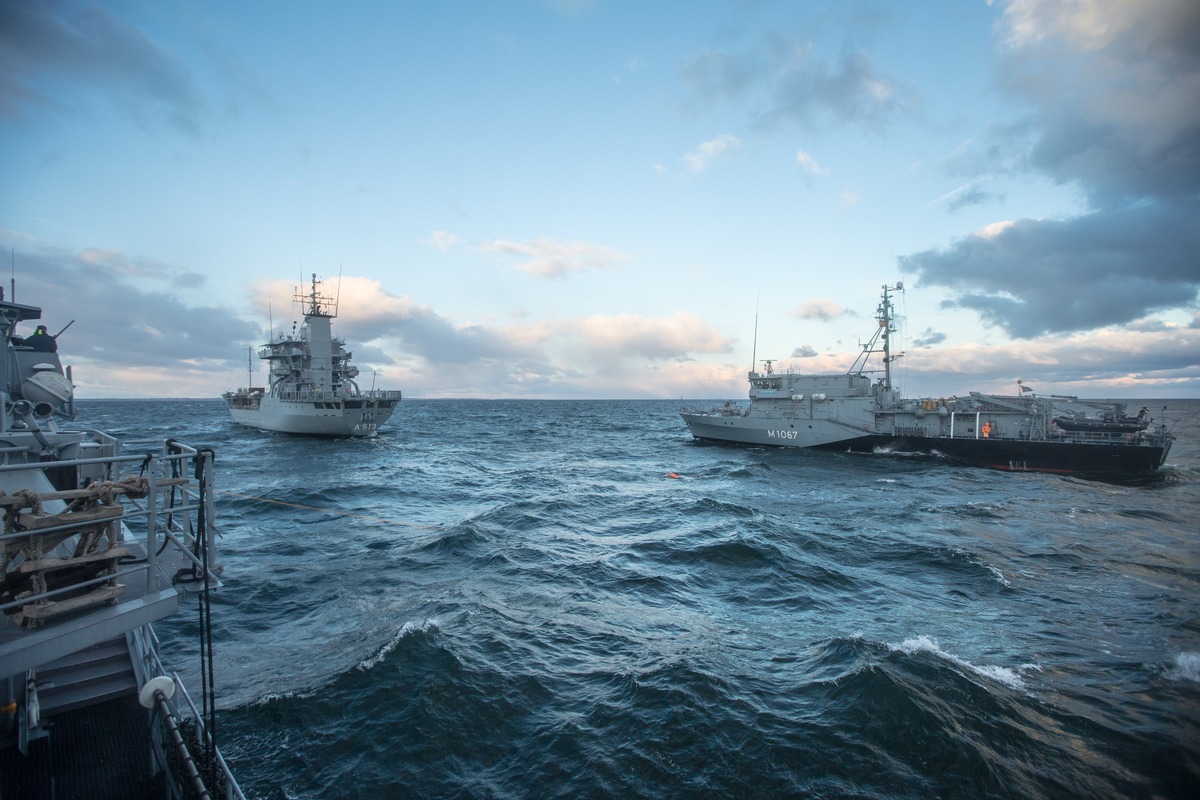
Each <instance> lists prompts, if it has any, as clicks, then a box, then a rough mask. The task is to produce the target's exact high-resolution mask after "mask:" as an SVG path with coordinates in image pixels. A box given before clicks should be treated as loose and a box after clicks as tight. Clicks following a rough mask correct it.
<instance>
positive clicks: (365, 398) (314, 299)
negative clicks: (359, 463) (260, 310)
mask: <svg viewBox="0 0 1200 800" xmlns="http://www.w3.org/2000/svg"><path fill="white" fill-rule="evenodd" d="M295 299H296V301H297V302H299V303H300V304H301V305H302V307H303V308H304V322H303V324H301V326H300V329H299V331H296V330H293V331H292V332H291V333H290V334H284V333H280V334H279V335H278V336H277V337H275V338H274V339H272V340H271V341H269V342H267V343H266V344H265V345H262V346H261V347H260V348H259V349H258V357H259V358H260V359H261V360H263V361H266V362H267V363H268V365H269V373H268V380H269V384H268V386H267V387H255V386H253V385H249V386H248V387H247V388H244V389H237V390H235V391H230V392H226V393H225V394H224V395H223V397H224V398H225V402H226V403H227V404H228V405H229V414H230V417H231V418H232V419H233V421H234V422H237V423H239V424H242V425H247V426H249V427H252V428H262V429H263V430H269V431H280V432H283V433H304V434H314V435H323V436H374V435H375V434H376V433H377V432H378V431H379V428H380V427H381V426H382V425H383V424H384V423H385V422H387V421H388V418H390V417H391V416H392V412H393V411H394V410H395V408H396V404H397V403H399V402H400V397H401V393H400V392H399V391H398V390H387V389H368V390H363V389H360V388H359V386H358V384H357V383H356V382H355V380H354V379H355V378H356V377H358V367H355V366H354V365H352V364H351V363H350V359H351V357H352V355H353V354H352V353H349V352H347V351H346V342H345V340H343V339H338V338H335V337H334V335H333V329H332V320H333V318H334V317H336V316H337V312H336V310H335V309H336V305H335V303H334V302H333V300H332V299H331V298H329V297H326V296H324V295H322V294H321V293H320V281H318V280H317V276H316V275H313V276H312V288H311V289H310V291H309V292H308V294H299V293H298V294H297V295H296V297H295ZM249 383H250V384H253V380H251V381H250V382H249Z"/></svg>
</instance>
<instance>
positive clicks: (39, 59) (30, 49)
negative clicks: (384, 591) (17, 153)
mask: <svg viewBox="0 0 1200 800" xmlns="http://www.w3.org/2000/svg"><path fill="white" fill-rule="evenodd" d="M2 5H3V11H0V16H2V17H3V19H4V24H3V25H0V115H3V116H7V117H12V116H14V115H16V114H17V113H18V112H19V111H20V110H22V109H24V108H26V107H31V106H37V107H41V108H50V109H54V110H56V111H58V112H66V111H67V110H68V109H71V108H73V107H76V106H77V105H78V104H79V103H80V102H82V101H81V100H80V92H81V91H92V90H100V91H101V92H102V93H104V94H107V95H108V96H109V98H110V99H111V101H112V102H113V103H115V104H116V105H117V106H118V107H120V109H121V110H122V111H123V112H124V113H126V114H128V115H130V116H131V117H132V118H134V119H135V120H138V121H139V122H141V123H142V124H143V125H153V124H158V123H163V122H165V123H166V124H168V125H170V126H171V127H172V128H174V129H176V130H177V131H179V132H181V133H186V134H189V135H197V134H198V133H199V132H200V130H201V127H202V125H203V122H204V120H205V118H206V117H207V116H208V115H209V113H210V110H209V103H208V100H207V98H206V97H205V94H204V92H203V91H202V90H201V88H200V86H199V85H198V83H197V80H196V78H195V76H194V75H193V74H192V73H191V71H190V70H189V69H188V67H187V66H186V65H185V64H184V62H183V61H182V60H181V59H179V58H178V57H176V56H175V55H174V54H173V53H171V52H170V51H169V50H166V49H165V48H163V47H161V46H160V45H159V44H157V43H155V42H154V41H152V40H151V39H150V38H149V37H147V36H146V34H145V33H143V32H142V31H141V30H139V29H138V28H137V27H135V26H133V25H130V24H129V23H127V22H125V21H123V20H121V19H119V18H118V17H115V16H113V15H112V14H110V13H109V12H108V11H107V10H105V9H104V8H103V7H101V6H99V5H93V4H88V5H85V6H82V7H80V8H78V9H73V8H69V7H68V6H67V4H62V3H27V2H20V0H5V2H3V4H2Z"/></svg>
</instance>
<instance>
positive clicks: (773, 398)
mask: <svg viewBox="0 0 1200 800" xmlns="http://www.w3.org/2000/svg"><path fill="white" fill-rule="evenodd" d="M903 288H904V287H903V284H899V283H897V285H896V286H894V287H890V286H884V287H883V299H882V301H881V303H880V305H879V308H878V310H877V312H876V319H877V320H878V323H879V327H878V328H877V329H876V331H875V333H874V335H873V336H872V338H871V340H870V342H868V343H867V344H866V345H864V346H863V352H862V353H861V354H860V355H859V357H858V359H857V360H856V361H855V363H854V365H852V366H851V368H850V370H849V371H848V372H846V373H832V374H815V375H813V374H801V373H797V372H793V371H791V370H788V371H776V370H775V369H773V363H774V362H773V361H772V360H768V361H765V362H763V363H764V365H765V366H764V369H763V371H761V372H755V371H751V372H750V373H749V375H748V379H749V382H750V404H749V406H748V407H745V406H742V405H740V404H736V403H733V402H727V403H726V404H725V405H724V406H722V407H720V408H717V409H713V410H709V411H688V410H685V411H683V412H682V414H683V420H684V422H685V423H686V424H687V426H688V428H689V429H690V430H691V432H692V435H693V436H694V437H695V438H696V439H702V440H709V441H714V442H721V443H725V444H740V445H760V446H776V447H808V448H822V449H830V450H841V451H852V452H867V453H871V452H913V453H929V454H938V455H942V456H945V457H947V458H950V459H952V460H954V461H957V462H960V463H964V464H969V465H974V466H982V467H991V468H995V469H1002V470H1018V471H1024V470H1028V471H1039V472H1056V473H1063V474H1095V475H1099V476H1103V475H1135V474H1139V473H1142V474H1144V473H1148V472H1153V471H1154V470H1156V469H1158V467H1159V466H1161V465H1162V464H1163V462H1164V461H1165V460H1166V457H1167V454H1168V453H1169V452H1170V449H1171V444H1172V442H1173V441H1174V437H1173V436H1172V435H1171V433H1170V432H1169V431H1168V430H1167V427H1166V425H1165V424H1164V423H1162V422H1159V423H1157V424H1156V423H1155V422H1154V421H1153V420H1151V419H1150V417H1149V412H1148V410H1147V409H1142V411H1141V412H1140V413H1139V414H1138V415H1137V416H1133V417H1130V416H1128V415H1126V413H1125V408H1126V406H1125V404H1122V403H1116V402H1112V401H1086V400H1080V399H1079V398H1076V397H1063V396H1050V397H1044V396H1039V395H1037V394H1036V393H1035V392H1033V391H1031V390H1030V389H1029V387H1026V386H1023V385H1021V386H1019V390H1018V394H1017V395H989V394H981V393H979V392H971V393H969V394H968V395H966V396H964V397H949V398H945V397H936V398H935V397H925V398H916V399H905V398H903V397H901V395H900V392H899V391H898V390H897V389H896V388H894V387H893V385H892V363H893V362H894V361H895V360H896V359H897V358H900V357H901V355H903V354H897V353H893V352H892V345H891V335H892V334H893V333H895V331H896V328H895V317H894V312H893V306H892V298H891V292H893V291H897V290H901V289H903ZM873 355H879V356H881V357H882V377H881V378H879V379H878V380H874V381H873V380H872V374H876V373H877V372H878V370H868V369H867V364H868V361H869V360H870V358H871V356H873ZM1018 384H1020V381H1018Z"/></svg>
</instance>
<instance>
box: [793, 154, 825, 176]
mask: <svg viewBox="0 0 1200 800" xmlns="http://www.w3.org/2000/svg"><path fill="white" fill-rule="evenodd" d="M796 163H797V164H799V165H800V169H801V170H802V171H803V172H804V173H805V174H806V175H809V176H813V175H828V174H829V170H827V169H825V168H824V167H822V166H821V165H820V164H818V163H817V162H816V161H815V160H814V159H813V157H812V156H810V155H809V154H808V153H806V152H804V151H803V150H799V151H797V152H796Z"/></svg>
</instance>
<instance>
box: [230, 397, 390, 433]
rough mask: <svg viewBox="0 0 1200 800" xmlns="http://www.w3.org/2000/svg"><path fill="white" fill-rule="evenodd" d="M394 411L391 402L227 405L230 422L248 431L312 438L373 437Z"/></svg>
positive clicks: (268, 401) (275, 401) (268, 399)
mask: <svg viewBox="0 0 1200 800" xmlns="http://www.w3.org/2000/svg"><path fill="white" fill-rule="evenodd" d="M395 408H396V402H395V401H394V400H378V399H376V400H370V399H350V400H337V401H325V402H321V401H300V400H295V401H292V400H279V399H277V398H274V397H270V396H266V397H263V398H262V400H261V401H260V403H259V405H258V406H257V407H250V408H237V407H235V406H234V405H233V404H232V403H231V404H230V408H229V414H230V417H231V419H232V420H233V421H234V422H236V423H238V424H240V425H246V426H248V427H251V428H259V429H261V430H267V431H278V432H280V433H299V434H308V435H311V436H375V435H376V434H377V433H378V432H379V428H380V427H381V426H382V425H383V424H384V423H385V422H387V421H388V419H389V418H391V416H392V412H393V411H394V410H395Z"/></svg>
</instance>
